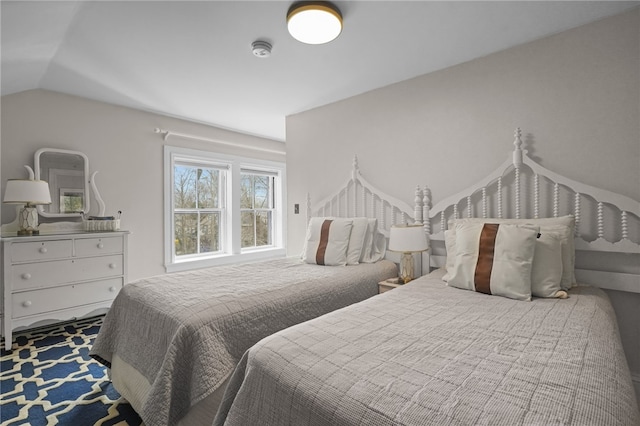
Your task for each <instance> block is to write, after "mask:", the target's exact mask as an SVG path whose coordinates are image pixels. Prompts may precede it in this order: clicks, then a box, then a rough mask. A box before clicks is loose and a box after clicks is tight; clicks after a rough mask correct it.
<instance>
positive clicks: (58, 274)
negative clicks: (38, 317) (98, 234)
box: [11, 254, 124, 291]
mask: <svg viewBox="0 0 640 426" xmlns="http://www.w3.org/2000/svg"><path fill="white" fill-rule="evenodd" d="M123 274H124V265H123V255H121V254H116V255H111V256H103V257H88V258H83V259H66V260H54V261H51V262H40V263H25V264H21V265H13V266H12V267H11V279H12V282H13V290H14V291H16V290H28V289H31V288H39V287H50V286H54V285H58V284H63V283H66V282H75V281H84V280H92V279H98V278H108V277H113V276H118V275H123Z"/></svg>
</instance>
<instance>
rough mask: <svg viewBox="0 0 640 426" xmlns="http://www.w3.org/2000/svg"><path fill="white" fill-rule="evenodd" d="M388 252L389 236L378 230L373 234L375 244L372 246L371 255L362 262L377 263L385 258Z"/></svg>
mask: <svg viewBox="0 0 640 426" xmlns="http://www.w3.org/2000/svg"><path fill="white" fill-rule="evenodd" d="M386 252H387V237H385V236H384V234H383V233H382V232H376V234H375V235H374V236H373V246H372V248H371V256H369V257H368V258H367V259H365V261H364V262H362V263H376V262H378V261H380V260H382V259H384V255H385V253H386Z"/></svg>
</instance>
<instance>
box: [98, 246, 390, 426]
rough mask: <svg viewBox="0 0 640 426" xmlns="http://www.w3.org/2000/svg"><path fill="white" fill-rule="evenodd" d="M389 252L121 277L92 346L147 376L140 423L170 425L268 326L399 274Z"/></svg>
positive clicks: (303, 316) (295, 319)
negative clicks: (355, 261) (344, 263)
mask: <svg viewBox="0 0 640 426" xmlns="http://www.w3.org/2000/svg"><path fill="white" fill-rule="evenodd" d="M396 275H397V268H396V265H395V264H394V263H392V262H389V261H381V262H378V263H375V264H361V265H354V266H348V267H328V266H317V265H308V264H304V263H302V262H301V261H300V260H298V259H280V260H272V261H266V262H256V263H250V264H242V265H230V266H223V267H215V268H208V269H201V270H197V271H191V272H183V273H176V274H168V275H161V276H158V277H154V278H150V279H144V280H140V281H138V282H136V283H132V284H127V285H126V286H125V287H124V288H123V289H122V291H121V292H120V293H119V294H118V296H117V297H116V299H115V301H114V303H113V305H112V307H111V309H110V310H109V313H108V314H107V316H106V317H105V320H104V324H103V326H102V328H101V329H100V333H99V334H98V336H97V338H96V341H95V344H94V346H93V348H92V351H91V355H92V356H94V357H95V358H96V359H98V360H100V361H102V362H104V363H105V364H106V365H110V363H111V362H112V361H113V358H114V356H115V355H117V356H118V357H119V358H121V359H122V360H123V361H124V362H126V363H127V364H129V365H130V366H132V367H133V368H135V370H137V371H138V372H139V373H141V374H142V376H144V377H145V378H146V379H147V380H148V381H149V384H150V390H149V393H148V395H145V396H144V398H143V403H142V405H143V406H142V407H136V408H137V409H138V411H139V414H140V416H141V417H142V419H143V420H144V422H145V423H146V424H147V425H150V426H151V425H153V426H157V425H172V426H173V425H176V424H177V423H178V421H179V420H180V419H181V418H182V417H183V416H184V415H185V414H186V413H187V411H188V410H189V408H190V407H191V406H193V405H195V404H196V403H198V402H199V401H201V400H203V399H204V398H206V397H207V396H208V395H210V394H211V393H213V392H214V391H215V390H216V389H217V388H218V387H219V386H220V385H221V383H223V382H224V381H225V380H226V379H227V378H228V376H229V375H230V374H231V372H232V371H233V369H234V367H235V365H236V364H237V362H238V360H239V359H240V358H241V356H242V354H243V353H244V352H245V351H246V350H247V349H248V348H249V347H251V346H252V345H253V344H255V343H256V342H258V341H259V340H260V339H262V338H263V337H265V336H268V335H270V334H272V333H274V332H276V331H278V330H281V329H283V328H286V327H289V326H291V325H294V324H298V323H300V322H302V321H306V320H308V319H311V318H315V317H317V316H319V315H322V314H324V313H326V312H330V311H332V310H334V309H338V308H341V307H344V306H347V305H349V304H352V303H355V302H359V301H361V300H364V299H366V298H368V297H371V296H373V295H375V294H376V293H377V283H378V281H380V280H383V279H386V278H389V277H392V276H396Z"/></svg>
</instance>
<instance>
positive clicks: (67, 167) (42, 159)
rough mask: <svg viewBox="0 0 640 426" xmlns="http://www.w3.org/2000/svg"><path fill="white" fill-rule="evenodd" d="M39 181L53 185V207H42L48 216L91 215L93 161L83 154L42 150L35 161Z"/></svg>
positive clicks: (51, 187)
mask: <svg viewBox="0 0 640 426" xmlns="http://www.w3.org/2000/svg"><path fill="white" fill-rule="evenodd" d="M34 166H35V167H34V169H35V170H34V172H35V177H36V179H39V180H44V181H47V182H49V191H50V192H51V204H48V205H39V206H38V213H39V214H41V215H42V216H44V217H73V216H81V215H82V214H83V213H88V212H89V198H90V192H89V158H88V157H87V156H86V155H85V154H83V153H82V152H79V151H70V150H66V149H56V148H42V149H39V150H38V151H36V153H35V159H34Z"/></svg>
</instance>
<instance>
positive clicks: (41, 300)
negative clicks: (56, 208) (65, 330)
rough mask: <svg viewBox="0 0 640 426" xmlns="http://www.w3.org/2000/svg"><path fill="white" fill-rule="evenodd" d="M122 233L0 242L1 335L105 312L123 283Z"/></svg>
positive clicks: (7, 337)
mask: <svg viewBox="0 0 640 426" xmlns="http://www.w3.org/2000/svg"><path fill="white" fill-rule="evenodd" d="M127 236H128V232H126V231H115V232H104V233H97V232H73V233H60V234H48V235H36V236H20V237H3V238H2V258H3V280H2V281H3V285H2V287H3V288H2V297H3V301H2V302H3V303H2V306H3V327H2V329H3V335H4V338H5V348H6V349H7V350H9V349H11V343H12V339H11V334H12V331H13V330H15V329H16V328H18V327H24V328H29V327H34V326H38V325H42V324H46V323H52V322H57V321H65V320H71V319H75V318H78V317H82V316H88V315H90V314H100V313H104V312H106V310H107V309H108V308H109V307H110V306H111V302H112V301H113V299H114V298H115V297H116V295H117V294H118V291H120V289H121V288H122V286H123V285H124V284H125V283H126V282H127Z"/></svg>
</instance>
